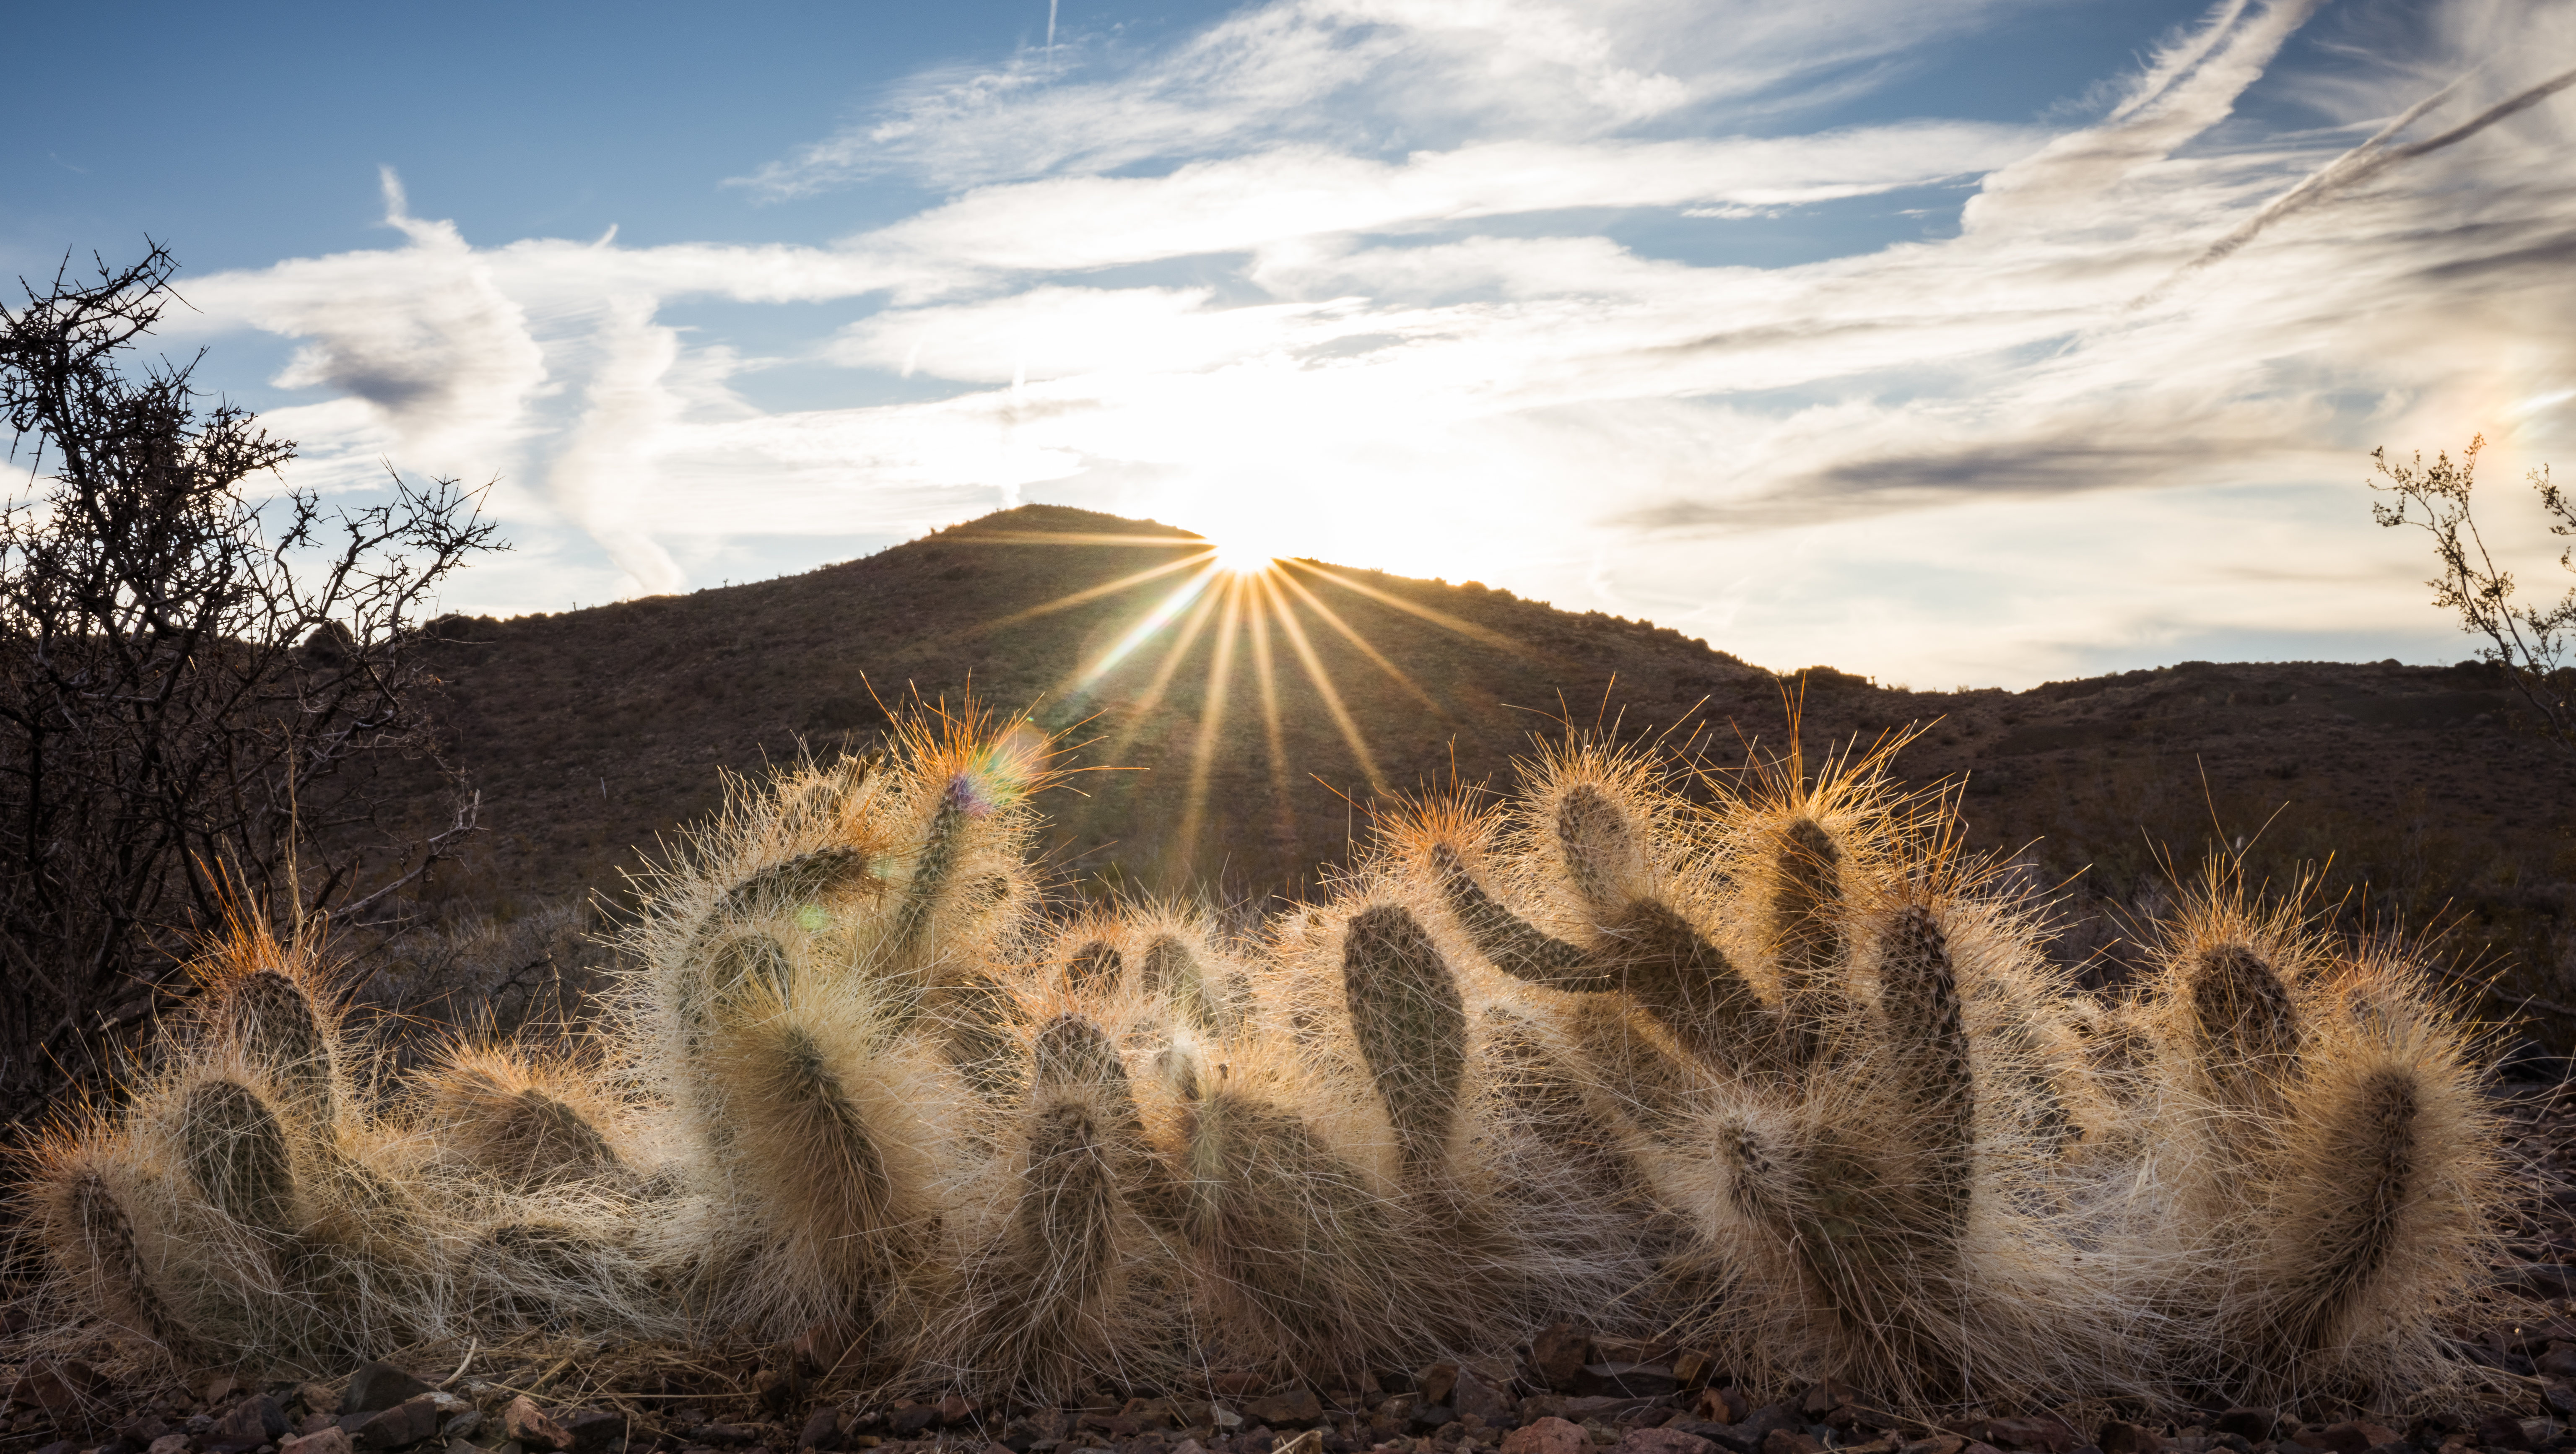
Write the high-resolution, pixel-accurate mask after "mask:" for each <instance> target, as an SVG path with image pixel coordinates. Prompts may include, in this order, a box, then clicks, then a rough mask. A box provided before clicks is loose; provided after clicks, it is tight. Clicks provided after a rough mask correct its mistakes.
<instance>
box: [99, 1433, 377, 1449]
mask: <svg viewBox="0 0 2576 1454" xmlns="http://www.w3.org/2000/svg"><path fill="white" fill-rule="evenodd" d="M331 1432H332V1433H334V1434H339V1437H340V1445H339V1447H338V1448H336V1449H335V1448H332V1447H330V1446H329V1445H327V1444H326V1445H316V1446H314V1447H312V1448H309V1449H298V1448H296V1447H295V1446H296V1445H298V1444H300V1443H303V1442H304V1441H303V1440H300V1439H289V1440H287V1441H286V1442H285V1443H283V1444H280V1445H278V1446H277V1454H349V1436H348V1435H346V1434H341V1433H340V1431H339V1430H338V1429H333V1430H332V1431H331ZM188 1443H189V1440H188V1436H187V1435H185V1434H164V1435H162V1436H161V1437H160V1438H158V1439H155V1440H153V1441H152V1443H151V1445H150V1446H149V1447H148V1448H146V1449H145V1450H144V1451H143V1454H188Z"/></svg>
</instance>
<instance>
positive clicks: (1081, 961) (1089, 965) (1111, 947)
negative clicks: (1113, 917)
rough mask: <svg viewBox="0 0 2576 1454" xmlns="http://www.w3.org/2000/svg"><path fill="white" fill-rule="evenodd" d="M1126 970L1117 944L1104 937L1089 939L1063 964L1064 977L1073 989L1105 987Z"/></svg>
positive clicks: (1117, 979) (1116, 980)
mask: <svg viewBox="0 0 2576 1454" xmlns="http://www.w3.org/2000/svg"><path fill="white" fill-rule="evenodd" d="M1126 972H1127V962H1126V960H1125V959H1124V958H1123V957H1122V956H1121V955H1120V954H1119V953H1118V946H1117V945H1115V944H1112V943H1110V942H1109V941H1108V940H1106V939H1093V940H1089V941H1087V942H1086V943H1084V945H1083V946H1082V947H1081V948H1080V949H1077V950H1075V951H1074V952H1073V957H1072V959H1070V960H1068V961H1067V962H1066V964H1065V979H1066V982H1067V983H1068V984H1070V985H1071V986H1072V987H1073V988H1074V989H1077V990H1085V989H1093V988H1107V987H1109V986H1112V985H1115V984H1116V983H1117V982H1118V981H1119V979H1120V977H1121V976H1123V975H1125V974H1126Z"/></svg>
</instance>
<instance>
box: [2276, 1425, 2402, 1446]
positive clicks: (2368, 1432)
mask: <svg viewBox="0 0 2576 1454" xmlns="http://www.w3.org/2000/svg"><path fill="white" fill-rule="evenodd" d="M2317 1438H2318V1439H2321V1440H2323V1441H2324V1442H2325V1447H2326V1448H2328V1449H2330V1450H2333V1451H2334V1454H2366V1451H2368V1450H2372V1449H2376V1448H2378V1447H2379V1446H2380V1445H2382V1444H2395V1443H2399V1442H2401V1440H2400V1439H2399V1436H2398V1433H2397V1431H2396V1430H2395V1429H2391V1428H2388V1427H2386V1426H2384V1425H2380V1424H2374V1423H2371V1422H2370V1421H2369V1420H2367V1419H2353V1420H2349V1421H2347V1422H2345V1423H2340V1424H2328V1425H2326V1426H2325V1427H2324V1428H2323V1429H2320V1430H2318V1431H2317ZM2299 1442H2300V1443H2302V1444H2305V1443H2308V1442H2310V1440H2309V1438H2308V1436H2307V1435H2305V1434H2302V1435H2300V1436H2299Z"/></svg>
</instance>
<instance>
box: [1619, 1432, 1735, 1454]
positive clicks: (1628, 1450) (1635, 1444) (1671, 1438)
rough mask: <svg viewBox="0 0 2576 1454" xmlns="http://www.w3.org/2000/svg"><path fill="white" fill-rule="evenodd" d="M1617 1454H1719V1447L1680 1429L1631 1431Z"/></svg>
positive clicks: (1620, 1444)
mask: <svg viewBox="0 0 2576 1454" xmlns="http://www.w3.org/2000/svg"><path fill="white" fill-rule="evenodd" d="M1617 1454H1717V1446H1716V1445H1715V1444H1713V1443H1711V1442H1709V1441H1708V1440H1706V1439H1703V1438H1701V1437H1700V1436H1698V1435H1697V1434H1685V1433H1683V1432H1682V1431H1681V1430H1679V1429H1631V1430H1629V1431H1628V1434H1627V1437H1625V1438H1623V1439H1621V1440H1620V1441H1619V1444H1618V1449H1617Z"/></svg>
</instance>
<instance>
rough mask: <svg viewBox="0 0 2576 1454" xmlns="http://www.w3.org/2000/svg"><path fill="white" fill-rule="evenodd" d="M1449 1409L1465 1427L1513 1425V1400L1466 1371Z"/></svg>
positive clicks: (1460, 1376)
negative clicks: (1470, 1421) (1471, 1424)
mask: <svg viewBox="0 0 2576 1454" xmlns="http://www.w3.org/2000/svg"><path fill="white" fill-rule="evenodd" d="M1449 1406H1450V1407H1451V1408H1453V1409H1456V1410H1457V1411H1458V1418H1459V1420H1460V1422H1462V1423H1463V1422H1464V1421H1466V1420H1468V1419H1471V1418H1472V1419H1483V1420H1484V1421H1485V1426H1486V1427H1487V1428H1491V1429H1507V1428H1510V1427H1511V1426H1512V1423H1513V1420H1512V1399H1511V1396H1510V1395H1509V1394H1507V1393H1504V1392H1503V1391H1502V1390H1501V1389H1500V1388H1497V1387H1496V1386H1495V1385H1494V1384H1492V1383H1489V1382H1487V1381H1486V1380H1485V1379H1484V1378H1482V1377H1480V1376H1478V1375H1477V1374H1475V1373H1472V1372H1470V1371H1468V1370H1466V1369H1463V1368H1462V1369H1460V1370H1459V1371H1458V1383H1457V1386H1456V1387H1454V1388H1452V1389H1450V1390H1449ZM1319 1412H1320V1411H1319Z"/></svg>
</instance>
